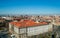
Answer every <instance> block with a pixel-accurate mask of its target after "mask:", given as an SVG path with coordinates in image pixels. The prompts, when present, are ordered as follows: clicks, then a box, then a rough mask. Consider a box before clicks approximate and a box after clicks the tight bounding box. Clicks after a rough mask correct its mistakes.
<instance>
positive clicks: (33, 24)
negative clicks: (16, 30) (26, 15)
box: [10, 20, 47, 27]
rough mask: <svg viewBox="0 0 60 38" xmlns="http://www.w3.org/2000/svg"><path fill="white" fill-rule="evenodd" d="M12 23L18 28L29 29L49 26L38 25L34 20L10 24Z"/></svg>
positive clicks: (42, 23) (41, 23) (40, 23)
mask: <svg viewBox="0 0 60 38" xmlns="http://www.w3.org/2000/svg"><path fill="white" fill-rule="evenodd" d="M10 23H11V24H13V25H15V26H17V27H29V26H37V25H44V24H47V22H39V23H36V22H34V21H32V20H23V21H19V22H10Z"/></svg>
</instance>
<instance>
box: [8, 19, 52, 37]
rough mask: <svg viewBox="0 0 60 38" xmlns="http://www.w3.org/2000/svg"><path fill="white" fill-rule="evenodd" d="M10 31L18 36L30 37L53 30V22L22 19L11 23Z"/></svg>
mask: <svg viewBox="0 0 60 38" xmlns="http://www.w3.org/2000/svg"><path fill="white" fill-rule="evenodd" d="M9 31H10V33H12V34H13V35H14V36H15V37H16V38H28V37H29V36H34V35H39V34H42V33H46V32H48V31H52V24H48V23H47V22H38V21H36V22H35V21H33V20H21V21H15V22H10V23H9Z"/></svg>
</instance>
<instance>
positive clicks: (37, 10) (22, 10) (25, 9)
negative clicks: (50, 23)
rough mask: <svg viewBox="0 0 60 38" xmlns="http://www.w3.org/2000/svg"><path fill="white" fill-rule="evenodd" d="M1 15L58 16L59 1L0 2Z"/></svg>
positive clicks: (21, 0) (4, 0)
mask: <svg viewBox="0 0 60 38" xmlns="http://www.w3.org/2000/svg"><path fill="white" fill-rule="evenodd" d="M1 14H9V15H13V14H14V15H16V14H23V15H24V14H28V15H30V14H40V15H43V14H46V15H48V14H52V15H54V14H60V0H0V15H1Z"/></svg>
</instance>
